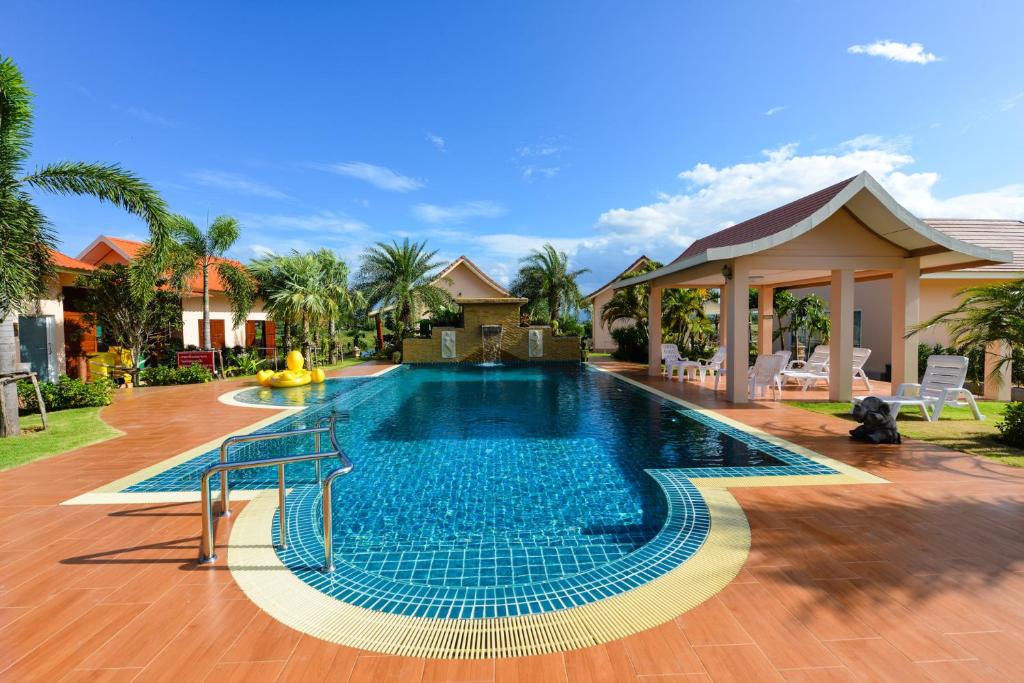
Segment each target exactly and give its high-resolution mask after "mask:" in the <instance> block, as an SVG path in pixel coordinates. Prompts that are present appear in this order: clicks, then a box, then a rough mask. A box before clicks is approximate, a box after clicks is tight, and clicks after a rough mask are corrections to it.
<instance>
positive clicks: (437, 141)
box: [427, 131, 448, 152]
mask: <svg viewBox="0 0 1024 683" xmlns="http://www.w3.org/2000/svg"><path fill="white" fill-rule="evenodd" d="M427 141H428V142H429V143H430V144H432V145H433V146H434V147H437V149H438V151H440V152H447V151H448V147H447V145H448V142H447V141H446V140H445V139H444V138H443V137H441V136H440V135H437V134H436V133H431V132H429V131H428V132H427Z"/></svg>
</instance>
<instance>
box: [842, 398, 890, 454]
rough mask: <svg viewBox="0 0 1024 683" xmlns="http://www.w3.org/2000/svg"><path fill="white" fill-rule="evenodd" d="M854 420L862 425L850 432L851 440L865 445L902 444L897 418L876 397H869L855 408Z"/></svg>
mask: <svg viewBox="0 0 1024 683" xmlns="http://www.w3.org/2000/svg"><path fill="white" fill-rule="evenodd" d="M853 419H855V420H856V421H857V422H860V423H862V424H861V425H860V426H859V427H857V428H856V429H851V430H850V438H852V439H853V440H854V441H864V442H865V443H901V439H900V433H899V430H897V429H896V418H894V417H893V416H892V415H891V414H890V413H889V407H888V406H887V405H885V402H884V401H883V400H882V399H880V398H876V397H874V396H868V397H867V398H865V399H864V400H863V401H861V402H860V403H857V404H855V405H854V406H853Z"/></svg>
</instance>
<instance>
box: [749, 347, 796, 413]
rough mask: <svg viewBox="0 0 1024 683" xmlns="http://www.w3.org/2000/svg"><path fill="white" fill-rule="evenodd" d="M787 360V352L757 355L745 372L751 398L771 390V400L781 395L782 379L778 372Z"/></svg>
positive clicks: (777, 398)
mask: <svg viewBox="0 0 1024 683" xmlns="http://www.w3.org/2000/svg"><path fill="white" fill-rule="evenodd" d="M782 354H785V355H782ZM788 360H789V352H788V351H784V352H781V353H773V354H770V355H769V354H764V355H761V356H758V357H757V360H755V361H754V367H752V368H750V371H749V372H748V373H747V390H748V391H749V392H750V397H751V398H758V397H759V396H764V395H766V393H767V389H769V388H770V389H771V390H772V400H773V401H778V400H779V398H780V397H781V396H782V379H781V375H780V373H781V372H782V368H784V367H785V366H786V361H788Z"/></svg>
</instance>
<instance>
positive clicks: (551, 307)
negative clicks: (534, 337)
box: [512, 244, 590, 323]
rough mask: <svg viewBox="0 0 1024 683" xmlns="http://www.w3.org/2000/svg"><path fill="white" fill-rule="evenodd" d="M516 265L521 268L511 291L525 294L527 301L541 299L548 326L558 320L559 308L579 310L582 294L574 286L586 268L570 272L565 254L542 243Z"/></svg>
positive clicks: (586, 270) (587, 271) (576, 286)
mask: <svg viewBox="0 0 1024 683" xmlns="http://www.w3.org/2000/svg"><path fill="white" fill-rule="evenodd" d="M520 262H521V263H522V264H523V265H522V267H520V269H519V274H518V275H517V276H516V280H515V282H514V283H513V285H512V292H513V293H514V294H525V295H527V296H528V297H529V298H533V296H538V297H540V298H542V299H544V301H546V302H547V305H548V317H549V319H550V321H551V322H552V323H553V322H554V321H556V320H558V317H559V313H560V311H561V309H562V308H563V307H564V308H566V309H575V308H578V307H579V302H580V299H581V298H582V297H583V295H582V294H581V293H580V288H579V285H577V284H576V279H577V278H578V277H579V276H580V275H583V274H584V273H589V272H590V269H589V268H580V269H579V270H570V269H569V257H568V255H566V253H565V252H563V251H558V250H557V249H555V247H554V246H552V245H551V244H545V245H544V247H543V248H542V249H541V250H540V251H536V250H534V251H533V252H532V253H531V254H530V255H529V256H526V257H524V258H523V259H521V261H520ZM530 295H532V296H530Z"/></svg>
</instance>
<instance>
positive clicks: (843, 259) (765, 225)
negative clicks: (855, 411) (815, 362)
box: [614, 171, 1012, 403]
mask: <svg viewBox="0 0 1024 683" xmlns="http://www.w3.org/2000/svg"><path fill="white" fill-rule="evenodd" d="M1011 257H1012V255H1011V254H1010V253H1009V252H1005V251H999V250H995V249H988V248H985V247H980V246H977V245H974V244H968V243H966V242H962V241H960V240H957V239H955V238H953V237H950V236H949V235H947V234H945V233H943V232H940V231H939V230H936V229H935V228H932V227H930V226H928V225H927V224H926V223H924V222H923V221H921V220H920V219H919V218H917V217H916V216H914V215H913V214H911V213H910V212H909V211H908V210H907V209H905V208H903V207H902V206H900V205H899V204H898V203H897V202H896V200H895V199H893V198H892V196H890V195H889V193H888V192H886V191H885V189H883V188H882V186H881V185H880V184H879V183H878V181H876V180H875V179H874V178H873V177H871V175H870V174H868V173H867V172H866V171H865V172H862V173H860V174H859V175H856V176H854V177H852V178H849V179H847V180H844V181H842V182H839V183H836V184H835V185H832V186H830V187H827V188H825V189H823V190H819V191H817V192H814V193H813V194H810V195H807V196H806V197H803V198H801V199H798V200H796V201H794V202H790V203H789V204H786V205H784V206H780V207H778V208H776V209H772V210H771V211H768V212H766V213H763V214H761V215H760V216H756V217H754V218H751V219H749V220H746V221H743V222H742V223H738V224H736V225H733V226H731V227H729V228H726V229H724V230H720V231H719V232H716V233H714V234H711V235H708V236H707V237H704V238H701V239H699V240H697V241H696V242H694V243H693V244H691V245H690V246H689V248H687V249H686V251H684V252H683V253H682V254H680V255H679V257H678V258H676V259H675V260H674V261H673V262H672V263H670V264H668V265H666V266H665V267H663V268H660V269H658V270H655V271H653V272H651V273H647V274H644V275H641V276H638V277H634V278H629V279H627V280H622V281H619V282H617V283H615V285H614V288H615V289H621V288H623V287H629V286H631V285H636V284H640V283H647V284H649V285H650V295H649V299H648V321H660V320H661V296H662V291H663V290H664V289H666V288H669V289H671V288H684V287H703V288H720V290H721V294H722V300H721V318H720V325H719V334H720V341H721V343H723V344H725V346H726V348H727V355H726V389H725V393H726V398H727V400H729V401H732V402H734V403H743V402H746V401H747V400H748V396H747V380H746V373H747V366H748V355H747V354H748V348H749V345H750V334H751V329H750V328H751V326H750V325H748V320H750V311H749V304H748V296H747V290H748V288H749V287H756V288H758V290H759V291H758V316H757V324H756V335H757V348H758V349H769V350H770V349H771V348H772V329H773V323H774V320H773V311H772V306H773V294H774V290H775V289H776V288H781V287H800V286H808V285H829V286H830V287H831V297H830V299H831V307H830V317H831V324H832V332H831V339H830V347H831V349H832V353H831V356H830V360H829V364H830V365H829V376H830V382H829V398H830V400H833V401H848V400H850V398H852V396H853V377H852V373H851V372H850V368H851V366H852V362H853V320H854V301H853V292H854V282H856V281H863V280H873V279H882V278H891V279H892V288H891V291H892V300H891V302H888V304H889V305H890V306H891V315H892V333H891V342H892V350H893V352H892V382H893V384H894V385H895V384H898V383H900V382H916V381H917V377H918V368H917V340H916V338H914V337H910V338H907V332H908V331H910V330H911V329H912V328H913V326H914V325H916V324H917V323H918V322H919V305H918V302H919V291H920V284H919V283H920V277H921V275H922V274H924V273H933V272H939V271H946V270H957V269H961V268H968V267H973V266H980V265H988V264H992V263H1005V262H1008V261H1010V260H1011ZM886 303H887V302H882V301H879V302H877V305H879V306H885V305H886ZM648 325H649V338H650V345H649V353H648V373H649V374H651V375H655V376H657V375H658V374H660V372H661V358H660V347H661V326H660V325H658V324H655V325H650V323H648ZM900 350H902V352H900Z"/></svg>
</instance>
